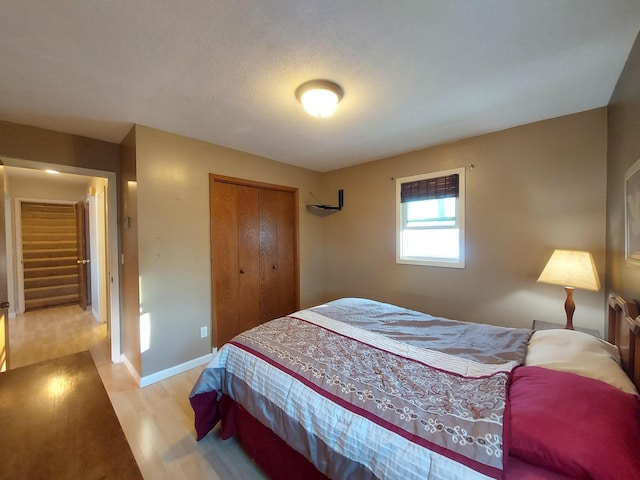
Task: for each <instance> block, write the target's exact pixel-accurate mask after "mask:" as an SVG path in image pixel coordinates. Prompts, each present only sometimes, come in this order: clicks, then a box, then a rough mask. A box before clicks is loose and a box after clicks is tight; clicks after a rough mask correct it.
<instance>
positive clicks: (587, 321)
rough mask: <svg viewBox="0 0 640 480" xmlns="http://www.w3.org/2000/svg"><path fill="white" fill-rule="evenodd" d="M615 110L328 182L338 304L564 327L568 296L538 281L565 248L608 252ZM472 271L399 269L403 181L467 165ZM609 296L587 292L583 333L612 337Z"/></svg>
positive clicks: (329, 252)
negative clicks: (610, 136)
mask: <svg viewBox="0 0 640 480" xmlns="http://www.w3.org/2000/svg"><path fill="white" fill-rule="evenodd" d="M605 135H606V111H605V109H604V108H602V109H597V110H592V111H588V112H584V113H580V114H576V115H570V116H566V117H561V118H556V119H552V120H547V121H543V122H538V123H534V124H530V125H525V126H521V127H517V128H512V129H509V130H504V131H501V132H497V133H493V134H489V135H483V136H479V137H474V138H469V139H466V140H462V141H459V142H455V143H450V144H446V145H441V146H436V147H433V148H428V149H425V150H421V151H417V152H411V153H407V154H404V155H399V156H396V157H391V158H387V159H383V160H379V161H375V162H371V163H366V164H363V165H359V166H355V167H351V168H345V169H342V170H337V171H333V172H330V173H327V174H326V175H325V177H324V179H323V182H324V184H323V186H324V190H323V194H324V195H325V196H327V197H328V198H332V197H333V196H334V195H335V194H336V193H335V192H336V191H337V190H338V189H339V188H343V189H344V192H345V193H344V195H345V208H344V210H343V211H342V212H338V213H335V214H333V215H331V216H329V217H327V218H325V226H326V231H325V237H326V245H325V249H326V256H325V261H324V265H325V284H326V286H327V289H326V296H325V298H326V299H327V300H329V299H333V298H335V297H340V296H344V295H353V296H366V297H372V298H375V299H378V300H381V301H387V302H391V303H396V304H399V305H403V306H406V307H409V308H413V309H417V310H422V311H425V312H430V313H432V314H434V315H442V316H447V317H449V318H456V319H462V320H470V321H475V322H482V323H495V324H500V325H508V326H519V327H530V326H531V322H532V320H533V319H540V320H545V321H551V322H558V323H563V324H564V320H565V317H564V309H563V302H564V298H565V293H564V289H563V288H562V287H556V286H552V285H543V284H538V283H536V279H537V277H538V275H539V274H540V271H541V270H542V268H543V266H544V264H545V262H546V261H547V259H548V258H549V256H550V255H551V253H552V251H553V249H554V248H568V249H581V250H582V249H584V250H589V251H591V252H592V253H593V254H594V257H595V261H596V265H597V268H598V270H599V272H600V275H601V277H602V278H604V277H603V274H604V253H605V234H604V221H605V200H606V192H605V188H606V137H605ZM470 164H474V165H475V168H474V169H473V170H471V169H469V168H467V175H466V268H464V269H450V268H437V267H422V266H413V265H397V264H396V263H395V204H394V201H395V182H394V181H393V178H396V177H405V176H410V175H416V174H420V173H426V172H433V171H440V170H447V169H451V168H457V167H466V166H468V165H470ZM603 295H604V293H603V290H601V291H600V292H596V293H594V292H587V291H577V292H576V294H575V301H576V305H577V308H576V313H575V317H574V324H575V325H576V326H583V327H587V328H597V329H599V330H601V331H602V330H603V326H604V307H603V305H604V300H603V299H604V296H603Z"/></svg>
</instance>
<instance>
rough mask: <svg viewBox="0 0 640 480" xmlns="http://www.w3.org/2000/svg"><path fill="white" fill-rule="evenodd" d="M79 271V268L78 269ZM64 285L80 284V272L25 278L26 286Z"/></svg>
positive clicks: (27, 287)
mask: <svg viewBox="0 0 640 480" xmlns="http://www.w3.org/2000/svg"><path fill="white" fill-rule="evenodd" d="M76 271H77V269H76ZM62 285H76V288H77V285H78V274H77V273H72V274H69V275H50V276H46V277H32V278H25V279H24V288H25V289H31V288H39V287H54V286H62Z"/></svg>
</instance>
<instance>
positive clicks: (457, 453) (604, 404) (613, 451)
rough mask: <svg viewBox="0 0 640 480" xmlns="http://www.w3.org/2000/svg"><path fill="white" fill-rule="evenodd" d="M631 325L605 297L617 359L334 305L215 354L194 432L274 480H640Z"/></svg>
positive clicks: (520, 336)
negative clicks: (234, 446) (218, 431)
mask: <svg viewBox="0 0 640 480" xmlns="http://www.w3.org/2000/svg"><path fill="white" fill-rule="evenodd" d="M637 315H638V312H637V305H636V304H635V303H634V302H626V301H625V300H624V299H622V298H621V297H613V298H612V299H610V301H609V325H608V331H609V337H608V338H609V341H610V342H611V343H615V344H616V345H618V346H619V349H618V348H616V347H614V346H613V345H611V344H610V343H607V342H604V341H602V340H599V339H596V338H594V337H591V336H589V335H587V334H584V333H581V332H575V331H568V330H545V331H539V332H532V331H531V330H528V329H512V328H504V327H495V326H490V325H480V324H474V323H468V322H459V321H455V320H448V319H443V318H438V317H432V316H430V315H427V314H424V313H420V312H415V311H412V310H408V309H404V308H401V307H397V306H394V305H390V304H385V303H381V302H376V301H373V300H367V299H355V298H351V299H339V300H336V301H333V302H329V303H327V304H324V305H320V306H316V307H313V308H310V309H305V310H301V311H299V312H296V313H294V314H292V315H289V316H287V317H283V318H279V319H274V320H272V321H270V322H267V323H265V324H262V325H260V326H258V327H256V328H254V329H251V330H248V331H247V332H244V333H242V334H240V335H238V336H237V337H235V338H234V339H233V340H232V341H230V342H229V343H227V344H225V345H224V346H223V347H222V348H221V349H220V350H219V352H218V353H217V354H216V356H215V358H214V359H213V361H212V362H211V363H210V364H209V365H208V366H207V368H206V369H205V370H204V371H203V372H202V374H201V376H200V378H199V379H198V381H197V382H196V384H195V385H194V387H193V390H192V392H191V395H190V401H191V405H192V407H193V409H194V412H195V427H196V434H197V437H198V439H201V438H203V437H204V436H205V435H207V434H208V432H210V431H211V430H212V429H213V427H214V426H215V425H216V424H217V423H218V422H219V421H221V422H222V435H223V437H225V438H227V437H230V436H234V437H236V438H237V439H238V441H239V442H240V443H241V444H242V446H243V448H244V449H245V450H246V451H247V453H248V454H249V455H250V456H251V457H252V458H253V459H254V460H255V461H256V462H257V463H258V464H259V465H261V467H262V468H263V469H264V471H265V473H267V475H269V476H270V477H271V478H276V479H287V480H288V479H294V478H295V479H300V478H305V479H324V478H343V479H347V478H349V479H367V478H389V479H392V478H398V479H411V478H420V479H442V480H445V479H446V480H452V479H488V478H505V479H509V480H516V479H518V480H520V479H521V480H543V479H544V480H561V479H568V478H585V479H586V478H594V479H619V478H640V400H639V397H638V395H637V390H636V386H637V385H638V384H640V359H639V358H637V357H636V352H639V353H640V350H638V349H637V348H636V344H637V343H638V340H637V338H638V337H637V332H638V331H640V329H638V325H640V320H639V319H638V318H637ZM639 356H640V355H639ZM632 379H633V380H632ZM634 382H635V384H634Z"/></svg>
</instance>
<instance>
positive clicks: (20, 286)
mask: <svg viewBox="0 0 640 480" xmlns="http://www.w3.org/2000/svg"><path fill="white" fill-rule="evenodd" d="M23 203H50V204H52V205H74V204H75V203H77V202H74V201H71V200H68V201H67V200H45V199H42V198H24V197H18V198H16V199H15V215H16V221H15V236H14V237H13V238H14V240H15V258H16V265H17V266H18V271H17V272H16V273H17V275H18V283H17V285H16V287H17V296H18V299H17V300H18V303H17V305H16V308H15V309H14V312H15V314H16V315H19V314H22V313H24V309H25V300H24V262H23V258H22V204H23Z"/></svg>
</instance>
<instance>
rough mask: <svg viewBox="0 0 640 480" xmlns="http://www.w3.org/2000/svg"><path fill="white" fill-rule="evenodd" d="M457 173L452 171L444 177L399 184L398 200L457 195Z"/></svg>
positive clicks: (415, 200) (458, 190)
mask: <svg viewBox="0 0 640 480" xmlns="http://www.w3.org/2000/svg"><path fill="white" fill-rule="evenodd" d="M459 177H460V176H459V175H458V174H457V173H454V174H452V175H447V176H446V177H435V178H426V179H424V180H416V181H415V182H407V183H402V184H401V185H400V202H402V203H406V202H417V201H420V200H433V199H435V198H450V197H458V196H459V194H460V193H459V192H460V189H459Z"/></svg>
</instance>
